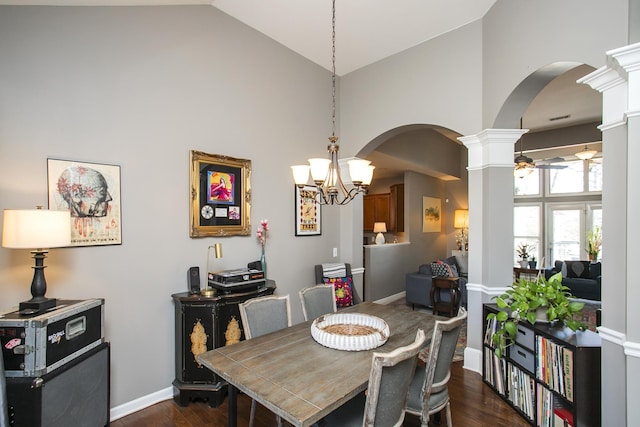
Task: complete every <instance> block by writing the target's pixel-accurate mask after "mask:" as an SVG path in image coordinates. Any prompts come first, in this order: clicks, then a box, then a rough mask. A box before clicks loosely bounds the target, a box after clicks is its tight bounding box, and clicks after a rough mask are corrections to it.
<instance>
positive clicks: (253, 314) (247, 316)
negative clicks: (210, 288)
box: [238, 295, 291, 427]
mask: <svg viewBox="0 0 640 427" xmlns="http://www.w3.org/2000/svg"><path fill="white" fill-rule="evenodd" d="M238 308H239V309H240V318H241V319H242V328H243V329H244V336H245V338H246V339H251V338H257V337H259V336H261V335H266V334H269V333H271V332H275V331H278V330H280V329H284V328H287V327H289V326H291V306H290V304H289V295H284V296H281V297H280V296H267V297H260V298H252V299H250V300H247V301H245V302H243V303H240V304H239V306H238ZM255 414H256V401H255V400H252V401H251V413H250V415H249V426H250V427H253V422H254V419H255ZM276 418H277V420H278V427H280V426H282V420H281V419H280V417H279V416H277V415H276Z"/></svg>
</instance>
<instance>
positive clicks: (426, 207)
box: [422, 197, 442, 233]
mask: <svg viewBox="0 0 640 427" xmlns="http://www.w3.org/2000/svg"><path fill="white" fill-rule="evenodd" d="M440 212H442V207H441V203H440V199H436V198H434V197H422V232H423V233H439V232H440V231H441V230H442V218H441V214H440Z"/></svg>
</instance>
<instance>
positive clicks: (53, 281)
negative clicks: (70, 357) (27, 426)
mask: <svg viewBox="0 0 640 427" xmlns="http://www.w3.org/2000/svg"><path fill="white" fill-rule="evenodd" d="M0 58H2V60H1V62H2V66H1V67H0V200H1V206H0V207H1V208H3V209H4V208H34V207H35V206H36V205H38V204H40V205H44V206H47V177H46V172H47V170H46V167H47V163H46V159H47V158H48V157H53V158H59V159H68V160H77V161H87V162H97V163H108V164H116V165H120V166H121V173H122V176H121V184H122V187H121V190H122V245H119V246H107V247H87V248H66V249H55V250H52V251H51V252H50V255H49V257H48V259H47V260H46V264H47V265H48V268H47V270H46V276H47V281H48V285H49V286H48V292H47V294H48V295H49V296H52V297H59V298H65V299H82V298H93V297H101V298H105V299H106V328H105V332H106V338H107V340H109V341H111V343H112V383H111V386H112V388H111V389H112V400H111V404H112V406H114V407H115V406H118V405H122V404H124V403H126V402H130V401H132V400H134V399H136V398H139V397H141V396H145V395H148V394H150V393H154V392H157V391H159V390H162V389H165V388H168V387H170V386H171V381H172V380H173V379H174V368H173V366H174V365H173V363H174V343H173V339H174V331H173V329H174V326H173V302H172V299H171V294H173V293H176V292H182V291H186V290H187V282H186V272H187V269H188V268H189V267H190V266H194V265H197V266H200V269H201V275H202V280H203V283H204V271H205V267H206V266H205V264H206V256H207V254H206V252H207V246H208V245H210V244H213V243H215V242H222V244H223V254H224V258H222V259H221V260H219V262H217V263H216V267H217V268H236V267H241V266H246V263H247V262H249V261H253V260H256V259H258V258H259V256H260V247H259V245H258V243H257V242H256V239H255V235H254V233H255V230H256V228H257V225H258V224H259V221H260V219H262V218H267V219H269V221H270V225H271V231H270V233H269V238H268V241H267V245H266V253H267V260H268V264H269V276H270V277H271V278H273V279H275V280H276V281H277V285H278V290H277V293H278V294H287V293H290V294H292V296H293V297H295V294H296V293H297V291H298V290H299V289H301V288H302V287H304V286H309V285H311V284H313V283H314V279H313V265H314V264H316V263H319V262H328V261H331V260H333V258H332V257H331V248H332V247H338V246H339V229H338V228H337V227H335V226H334V227H332V225H333V224H336V223H337V222H338V211H337V209H323V211H322V213H323V226H324V227H323V230H322V236H320V237H294V226H293V224H294V220H293V212H294V210H293V206H294V202H293V193H294V191H293V181H292V179H291V174H290V170H289V166H290V165H292V164H297V163H300V162H304V161H306V159H307V158H309V157H315V156H323V155H325V154H324V153H325V150H326V142H327V140H326V137H327V136H328V135H330V132H331V127H330V126H331V120H330V118H331V116H330V112H331V90H330V87H331V86H330V84H331V75H330V73H329V72H328V71H326V70H324V69H322V68H320V67H318V66H317V65H315V64H313V63H311V62H310V61H307V60H306V59H303V58H302V57H300V56H298V55H296V54H294V53H293V52H292V51H290V50H288V49H286V48H284V47H282V46H281V45H279V44H277V43H275V42H273V41H272V40H270V39H268V38H266V37H264V36H262V35H260V34H259V33H257V32H255V31H253V30H251V29H249V28H248V27H246V26H244V25H242V24H240V23H239V22H237V21H235V20H234V19H231V18H230V17H228V16H227V15H225V14H223V13H221V12H219V11H217V10H216V9H214V8H212V7H209V6H195V7H113V8H105V7H9V6H0ZM189 150H201V151H204V152H207V153H212V154H225V155H229V156H234V157H240V158H246V159H251V160H252V166H253V174H252V190H253V191H252V210H251V219H252V227H251V228H252V232H251V235H250V236H246V237H243V236H237V237H228V238H201V239H191V238H189V208H188V206H189V197H188V196H189ZM360 241H361V240H360ZM32 263H33V260H32V259H31V258H30V254H29V252H28V251H27V250H13V249H4V248H0V295H2V303H1V304H0V305H1V306H2V307H1V308H2V309H8V308H9V307H11V306H14V305H17V303H18V302H20V301H22V300H26V299H28V298H29V297H30V295H29V284H30V283H31V276H32V274H33V272H32V269H31V266H32V265H33V264H32ZM295 301H297V299H295V298H292V303H293V304H292V310H293V315H294V320H295V321H296V322H298V321H301V320H302V312H301V309H300V307H299V304H296V303H295Z"/></svg>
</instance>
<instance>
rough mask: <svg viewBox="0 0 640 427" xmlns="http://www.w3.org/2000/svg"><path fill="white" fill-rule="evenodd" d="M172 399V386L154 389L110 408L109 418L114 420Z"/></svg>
mask: <svg viewBox="0 0 640 427" xmlns="http://www.w3.org/2000/svg"><path fill="white" fill-rule="evenodd" d="M169 399H173V386H171V387H167V388H165V389H162V390H159V391H156V392H154V393H151V394H148V395H146V396H142V397H139V398H138V399H135V400H132V401H131V402H127V403H125V404H123V405H120V406H116V407H114V408H111V411H110V413H109V418H110V419H111V421H115V420H117V419H119V418H122V417H125V416H127V415H129V414H133V413H134V412H138V411H140V410H142V409H144V408H148V407H149V406H152V405H155V404H156V403H158V402H162V401H165V400H169Z"/></svg>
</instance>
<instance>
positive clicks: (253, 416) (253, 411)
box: [249, 399, 256, 427]
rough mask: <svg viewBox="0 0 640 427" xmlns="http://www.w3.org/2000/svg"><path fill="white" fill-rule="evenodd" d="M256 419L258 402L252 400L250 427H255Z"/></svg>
mask: <svg viewBox="0 0 640 427" xmlns="http://www.w3.org/2000/svg"><path fill="white" fill-rule="evenodd" d="M255 417H256V401H255V400H254V399H251V412H250V413H249V427H253V421H254V419H255Z"/></svg>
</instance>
